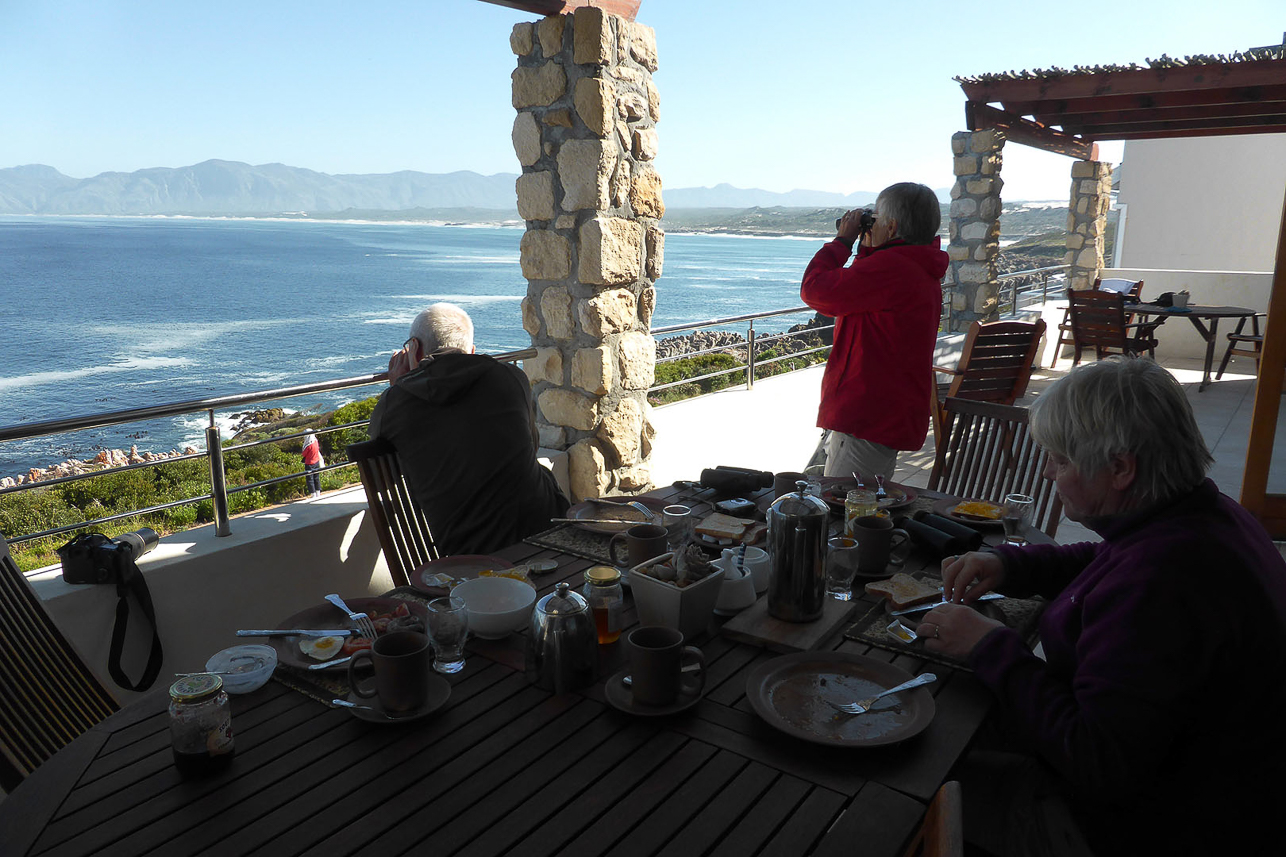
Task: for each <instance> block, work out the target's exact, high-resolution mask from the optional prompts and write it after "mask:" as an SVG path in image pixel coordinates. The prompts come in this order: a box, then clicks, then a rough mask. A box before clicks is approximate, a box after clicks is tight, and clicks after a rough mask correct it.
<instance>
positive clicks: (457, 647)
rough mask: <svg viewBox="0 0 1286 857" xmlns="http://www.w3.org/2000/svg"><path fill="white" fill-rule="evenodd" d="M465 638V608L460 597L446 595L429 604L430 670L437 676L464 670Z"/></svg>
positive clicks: (467, 610) (466, 609)
mask: <svg viewBox="0 0 1286 857" xmlns="http://www.w3.org/2000/svg"><path fill="white" fill-rule="evenodd" d="M468 636H469V608H468V606H467V605H466V604H465V603H464V599H463V598H457V597H455V596H450V595H449V596H447V597H446V598H435V599H433V600H432V601H430V602H429V639H430V640H432V641H433V668H434V669H435V670H437V671H438V672H440V673H458V672H459V671H460V670H462V669H464V641H465V639H467V638H468Z"/></svg>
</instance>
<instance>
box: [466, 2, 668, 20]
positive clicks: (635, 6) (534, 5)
mask: <svg viewBox="0 0 1286 857" xmlns="http://www.w3.org/2000/svg"><path fill="white" fill-rule="evenodd" d="M482 2H484V3H494V4H495V5H497V6H508V7H509V8H511V9H521V10H522V11H524V12H533V13H535V14H537V15H566V14H567V13H569V12H574V11H576V10H577V9H579V8H581V7H582V6H597V7H598V8H599V9H602V10H603V11H604V12H608V13H610V14H612V15H620V16H621V17H622V18H625V19H626V20H627V21H633V20H634V17H635V16H636V15H638V13H639V4H640V3H642V2H643V0H482Z"/></svg>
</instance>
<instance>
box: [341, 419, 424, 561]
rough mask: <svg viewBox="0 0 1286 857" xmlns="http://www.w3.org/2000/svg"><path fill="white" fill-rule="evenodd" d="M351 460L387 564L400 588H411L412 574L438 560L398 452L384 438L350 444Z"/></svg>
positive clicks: (349, 456) (349, 455)
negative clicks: (426, 564) (364, 490)
mask: <svg viewBox="0 0 1286 857" xmlns="http://www.w3.org/2000/svg"><path fill="white" fill-rule="evenodd" d="M348 460H349V461H351V462H353V463H354V464H356V465H357V472H358V474H359V475H360V476H361V477H362V487H363V488H365V489H366V503H367V505H368V506H369V507H370V511H371V520H372V521H373V523H374V524H375V532H376V534H377V535H378V536H379V539H380V547H381V548H383V549H384V561H385V562H386V563H388V570H389V574H390V575H391V576H392V577H393V582H394V583H395V584H396V585H398V586H409V585H410V583H411V573H412V572H414V571H415V570H416V569H417V568H419V567H420V566H422V565H424V564H425V563H426V562H431V561H432V560H435V559H437V558H438V548H437V545H436V544H435V543H434V541H433V532H432V530H431V529H430V528H429V522H428V519H427V518H425V517H424V512H423V510H421V509H420V505H419V504H418V503H416V502H415V498H414V497H413V496H412V495H411V489H410V487H409V486H408V485H407V484H406V479H405V478H404V477H403V476H402V465H401V464H400V463H399V462H398V460H397V451H396V450H395V449H394V448H393V445H392V444H391V443H389V442H388V441H387V440H384V439H383V438H376V439H375V440H367V441H362V442H361V443H354V444H350V445H349V447H348Z"/></svg>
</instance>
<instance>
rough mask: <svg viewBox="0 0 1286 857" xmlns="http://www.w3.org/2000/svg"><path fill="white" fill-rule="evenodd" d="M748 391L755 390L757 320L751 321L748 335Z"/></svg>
mask: <svg viewBox="0 0 1286 857" xmlns="http://www.w3.org/2000/svg"><path fill="white" fill-rule="evenodd" d="M746 342H747V346H746V389H747V390H753V389H754V388H755V320H754V319H753V318H752V319H751V320H750V330H749V331H748V332H747V333H746Z"/></svg>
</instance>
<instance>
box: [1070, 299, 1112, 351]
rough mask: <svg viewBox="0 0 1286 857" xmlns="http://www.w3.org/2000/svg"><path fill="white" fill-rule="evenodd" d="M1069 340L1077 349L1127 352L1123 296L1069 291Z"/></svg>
mask: <svg viewBox="0 0 1286 857" xmlns="http://www.w3.org/2000/svg"><path fill="white" fill-rule="evenodd" d="M1067 301H1068V309H1069V310H1070V312H1071V323H1072V338H1073V339H1074V340H1075V341H1076V345H1077V347H1078V348H1087V347H1088V348H1115V349H1118V350H1121V351H1124V350H1126V348H1127V344H1126V331H1125V295H1123V294H1121V293H1120V292H1105V291H1101V290H1097V289H1068V290H1067Z"/></svg>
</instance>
